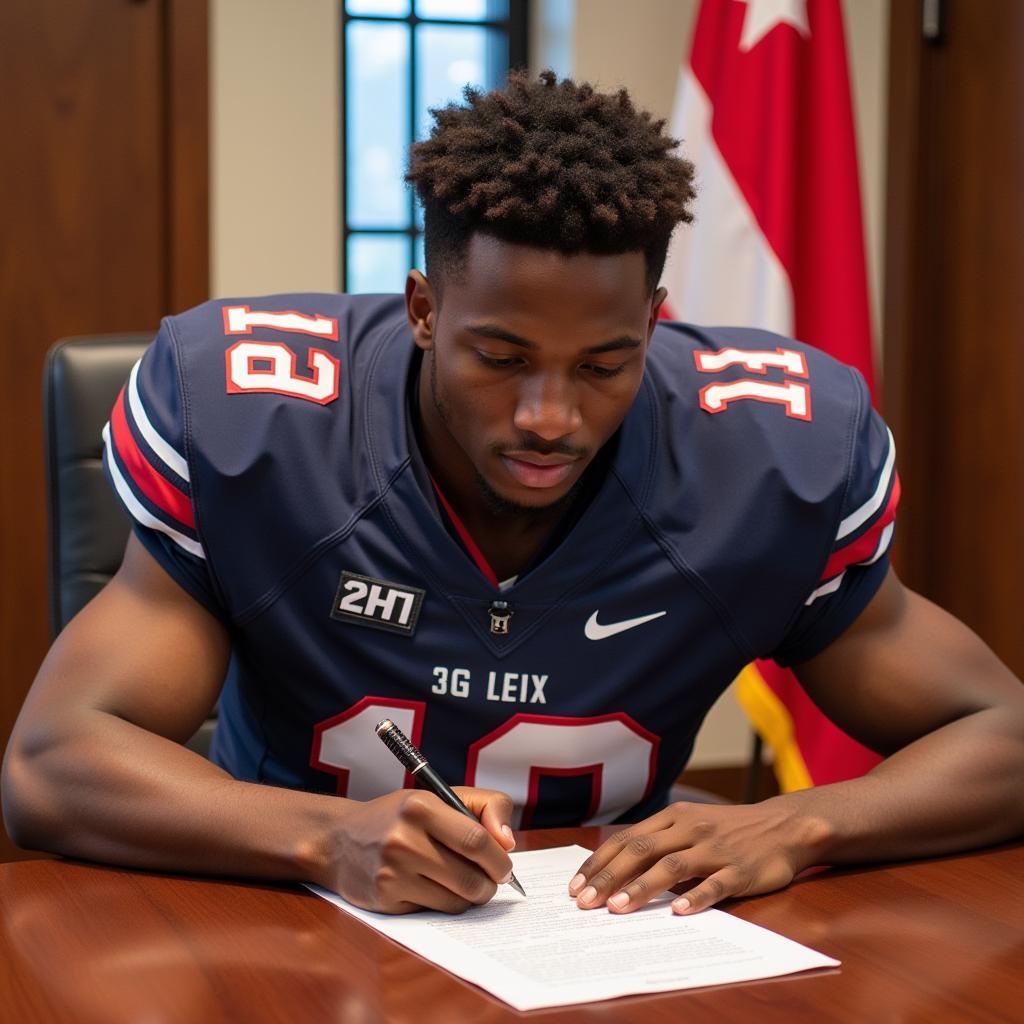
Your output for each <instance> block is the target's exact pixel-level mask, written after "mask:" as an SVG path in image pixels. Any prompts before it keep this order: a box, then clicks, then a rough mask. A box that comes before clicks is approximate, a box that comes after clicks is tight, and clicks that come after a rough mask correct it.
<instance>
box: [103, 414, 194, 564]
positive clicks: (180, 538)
mask: <svg viewBox="0 0 1024 1024" xmlns="http://www.w3.org/2000/svg"><path fill="white" fill-rule="evenodd" d="M103 441H104V445H105V448H104V452H103V460H104V462H105V464H106V466H107V471H108V472H109V473H110V479H111V481H112V482H113V484H114V490H115V491H117V495H118V497H119V498H120V499H121V501H122V502H123V504H124V506H125V508H126V509H127V510H128V512H129V514H130V515H131V516H132V517H133V518H134V519H135V520H137V521H138V522H139V523H140V524H141V525H143V526H148V527H149V528H150V529H153V530H159V531H160V532H161V533H164V534H166V535H167V536H168V537H170V538H171V540H173V541H174V543H175V544H177V545H178V546H179V547H180V548H182V549H183V550H185V551H187V552H188V553H189V554H190V555H195V556H196V557H197V558H202V559H205V558H206V553H205V552H204V551H203V546H202V545H201V544H200V543H199V542H198V541H195V540H193V539H192V538H191V537H186V536H185V535H184V534H183V533H181V532H179V531H178V530H175V529H174V528H173V527H172V526H169V525H168V524H167V523H165V522H164V521H163V520H162V519H157V517H156V516H154V515H153V514H152V513H151V512H150V511H149V509H147V508H146V507H145V506H144V505H143V504H142V502H140V501H139V499H138V498H136V497H135V494H134V493H133V492H132V489H131V487H130V486H129V485H128V481H127V480H125V478H124V476H123V475H122V473H121V470H120V468H119V467H118V465H117V458H116V456H115V454H114V449H113V445H112V444H111V438H110V424H109V423H108V424H107V425H106V426H105V427H104V428H103Z"/></svg>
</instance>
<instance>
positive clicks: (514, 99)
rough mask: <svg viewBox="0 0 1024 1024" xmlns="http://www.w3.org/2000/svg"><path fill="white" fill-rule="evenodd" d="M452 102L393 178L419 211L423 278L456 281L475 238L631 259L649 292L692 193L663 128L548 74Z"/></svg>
mask: <svg viewBox="0 0 1024 1024" xmlns="http://www.w3.org/2000/svg"><path fill="white" fill-rule="evenodd" d="M463 95H464V97H465V103H464V104H456V103H451V104H449V105H448V106H445V107H440V108H437V109H435V110H432V111H431V113H432V114H433V116H434V120H435V125H434V128H433V130H432V131H431V133H430V137H429V138H428V139H426V140H424V141H423V142H418V143H416V144H414V145H413V146H412V148H411V149H410V159H409V168H408V171H407V173H406V176H405V180H406V181H407V182H409V183H410V184H412V185H413V186H414V187H415V189H416V192H417V194H418V195H419V197H420V199H421V201H422V203H423V208H424V218H425V221H424V223H425V230H424V234H425V239H424V241H425V246H426V260H427V273H428V275H430V277H431V280H432V281H434V280H436V279H437V278H438V275H439V274H440V277H441V278H442V279H444V278H455V277H457V276H458V275H459V274H460V273H461V271H462V270H463V268H464V266H465V258H466V253H467V249H468V245H469V240H470V238H471V237H472V235H473V234H474V233H475V232H483V233H485V234H489V235H493V236H495V237H497V238H499V239H502V240H503V241H507V242H513V243H517V244H520V245H531V246H536V247H538V248H544V249H556V250H558V251H560V252H563V253H566V254H573V253H579V252H589V253H597V254H616V253H624V252H634V251H642V252H643V253H644V255H645V257H646V264H647V275H646V278H647V285H648V289H649V291H650V292H653V291H654V289H655V288H656V287H657V284H658V281H659V279H660V278H661V272H662V270H663V269H664V266H665V256H666V253H667V251H668V243H669V238H670V237H671V235H672V231H673V229H674V228H675V226H676V224H678V223H680V222H683V223H689V222H690V221H691V220H692V219H693V214H692V213H691V211H690V208H689V204H690V202H691V200H692V199H693V198H694V195H695V192H694V187H693V178H694V169H693V164H692V163H690V161H688V160H685V159H683V158H682V157H680V156H677V155H675V154H674V153H673V152H672V151H673V150H674V149H675V147H676V146H677V144H678V142H677V140H676V139H673V138H670V137H669V136H668V135H666V134H665V133H664V132H663V129H664V127H665V122H664V120H657V121H656V120H654V119H653V118H652V117H651V115H650V114H649V113H647V112H646V111H639V110H637V109H636V107H635V106H634V105H633V101H632V99H631V98H630V96H629V93H628V92H627V91H626V90H625V89H620V90H619V91H618V92H617V93H614V94H610V93H600V92H597V90H596V89H595V88H594V87H593V86H592V85H588V84H586V83H576V82H573V81H571V80H570V79H563V80H562V81H558V78H557V76H556V75H555V73H554V72H553V71H544V72H542V73H541V75H540V77H539V80H537V81H532V80H531V79H530V78H529V76H528V75H527V73H526V72H524V71H514V72H512V74H510V75H509V79H508V84H507V85H506V87H505V88H504V89H500V90H494V91H492V92H488V93H483V92H481V91H480V90H478V89H474V88H471V87H469V86H467V87H466V89H465V90H464V93H463ZM437 284H438V285H440V284H441V281H440V280H438V281H437Z"/></svg>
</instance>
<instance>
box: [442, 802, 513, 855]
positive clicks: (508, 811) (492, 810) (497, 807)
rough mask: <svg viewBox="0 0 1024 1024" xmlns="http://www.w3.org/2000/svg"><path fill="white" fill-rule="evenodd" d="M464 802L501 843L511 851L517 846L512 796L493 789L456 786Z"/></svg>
mask: <svg viewBox="0 0 1024 1024" xmlns="http://www.w3.org/2000/svg"><path fill="white" fill-rule="evenodd" d="M456 792H457V793H458V794H459V797H460V798H461V800H462V802H463V803H464V804H465V805H466V806H467V807H468V808H469V809H470V810H471V811H472V812H473V813H474V814H475V815H476V816H477V817H478V818H479V819H480V824H481V825H483V827H484V828H485V829H487V831H488V832H490V833H491V835H492V836H494V838H495V839H496V840H497V841H498V843H499V845H500V846H501V847H502V848H503V849H505V850H507V851H509V852H511V851H512V850H514V849H515V847H516V839H515V836H514V835H513V834H512V798H511V797H510V796H507V795H506V794H505V793H499V792H498V791H497V790H493V789H471V788H468V787H467V788H463V787H456Z"/></svg>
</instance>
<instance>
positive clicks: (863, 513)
mask: <svg viewBox="0 0 1024 1024" xmlns="http://www.w3.org/2000/svg"><path fill="white" fill-rule="evenodd" d="M886 433H887V434H888V435H889V450H888V452H887V454H886V456H885V463H884V465H883V466H882V472H881V475H880V476H879V478H878V485H877V486H876V487H875V491H874V493H873V494H872V495H871V497H870V498H869V499H868V500H867V501H866V502H864V504H863V505H861V506H860V508H858V509H856V510H855V511H853V512H851V513H850V514H849V515H848V516H847V517H846V518H845V519H844V520H843V521H842V522H841V523H840V524H839V532H838V533H837V534H836V540H842V539H843V538H844V537H848V536H849V535H850V534H851V533H853V532H854V530H857V529H858V528H859V527H861V526H863V525H864V524H865V523H866V522H867V521H868V520H869V519H870V518H871V517H872V516H873V515H874V514H875V513H876V512H877V511H878V510H879V509H880V508H881V507H882V504H883V503H884V502H885V496H886V493H887V492H888V490H889V483H890V481H891V480H892V474H893V467H894V466H895V465H896V442H895V441H894V440H893V436H892V431H891V430H889V429H888V428H886Z"/></svg>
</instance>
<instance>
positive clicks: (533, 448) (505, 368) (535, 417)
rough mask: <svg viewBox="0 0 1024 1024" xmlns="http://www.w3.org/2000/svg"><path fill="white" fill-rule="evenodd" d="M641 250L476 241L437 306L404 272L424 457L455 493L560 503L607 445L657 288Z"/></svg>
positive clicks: (629, 389)
mask: <svg viewBox="0 0 1024 1024" xmlns="http://www.w3.org/2000/svg"><path fill="white" fill-rule="evenodd" d="M645 270H646V266H645V260H644V256H643V254H642V253H639V252H633V253H624V254H620V255H616V256H595V255H590V254H581V255H576V256H564V255H562V254H560V253H557V252H553V251H550V250H546V249H534V248H531V247H527V246H520V245H512V244H510V243H507V242H502V241H499V240H497V239H495V238H493V237H491V236H489V235H481V234H477V235H474V236H473V238H472V240H471V241H470V245H469V252H468V259H467V266H466V270H465V272H464V274H463V275H462V277H461V279H459V280H453V281H448V282H446V283H445V288H444V297H443V301H442V302H441V303H440V305H439V304H438V303H437V301H436V295H435V293H434V292H433V291H432V290H431V288H430V286H429V284H428V282H427V281H426V280H425V279H424V278H423V277H422V276H421V275H419V274H417V273H415V272H413V273H412V274H410V277H409V281H408V283H407V286H406V301H407V305H408V309H409V317H410V323H411V325H412V329H413V334H414V337H415V339H416V344H417V345H419V347H420V348H422V349H423V350H424V373H423V374H422V379H421V387H420V409H421V414H422V418H423V424H424V430H425V433H426V438H427V443H428V448H429V449H430V451H431V452H432V453H433V455H434V459H435V462H437V461H441V462H443V466H444V475H445V476H446V478H447V479H448V481H449V483H450V484H452V485H454V486H455V487H456V489H457V491H461V492H462V493H464V494H465V493H467V492H468V488H470V487H472V486H474V484H473V483H472V481H473V479H474V478H475V487H476V489H477V490H478V491H479V493H480V495H481V496H482V497H483V499H484V500H485V501H487V503H488V504H489V505H490V506H491V507H492V509H494V510H504V511H512V512H532V511H539V510H545V509H549V508H551V507H553V506H557V505H558V503H559V502H560V501H561V500H562V499H565V497H566V496H567V495H568V494H569V493H570V492H571V490H572V488H573V486H574V485H575V484H576V483H578V481H579V480H580V478H581V476H582V474H583V471H584V470H585V469H586V467H587V465H589V463H590V461H591V460H592V459H593V458H594V456H595V454H596V453H597V452H598V451H599V450H600V448H601V446H602V445H603V444H604V443H605V442H606V441H607V440H608V439H609V438H610V437H611V436H612V434H614V432H615V431H616V429H617V428H618V427H619V425H620V424H621V422H622V420H623V418H624V417H625V415H626V413H627V412H628V411H629V407H630V405H631V404H632V403H633V400H634V398H635V397H636V393H637V390H638V389H639V387H640V382H641V380H642V378H643V370H644V358H645V355H646V350H647V342H648V340H649V338H650V334H651V331H652V330H653V328H654V324H655V322H656V319H657V312H658V307H659V306H660V304H661V300H662V298H663V297H664V291H663V290H659V292H658V293H657V294H656V295H655V296H654V298H653V300H652V297H651V296H650V295H649V294H648V292H647V288H646V284H645V280H644V278H645Z"/></svg>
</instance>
